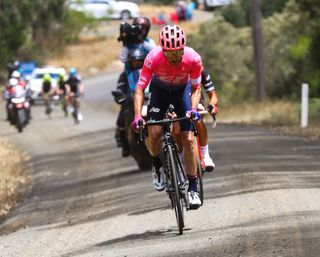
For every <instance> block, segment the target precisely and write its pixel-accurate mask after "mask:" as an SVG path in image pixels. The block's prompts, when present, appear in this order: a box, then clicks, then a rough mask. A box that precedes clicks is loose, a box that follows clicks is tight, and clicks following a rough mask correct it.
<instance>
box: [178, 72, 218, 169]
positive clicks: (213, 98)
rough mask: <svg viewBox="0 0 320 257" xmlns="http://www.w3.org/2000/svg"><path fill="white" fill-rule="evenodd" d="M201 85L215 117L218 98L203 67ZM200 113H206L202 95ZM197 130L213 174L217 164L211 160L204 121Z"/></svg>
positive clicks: (203, 152) (205, 158) (206, 165)
mask: <svg viewBox="0 0 320 257" xmlns="http://www.w3.org/2000/svg"><path fill="white" fill-rule="evenodd" d="M201 84H202V86H203V87H204V89H205V91H206V93H207V95H208V98H209V104H208V107H207V110H208V111H209V112H210V115H212V116H215V115H216V114H217V113H218V96H217V93H216V91H215V87H214V85H213V82H212V80H211V77H210V74H209V73H207V71H206V70H205V69H204V67H202V72H201ZM197 108H198V111H204V110H205V107H204V97H203V95H202V94H201V100H200V103H199V104H198V106H197ZM177 125H178V124H175V126H174V127H173V133H174V135H175V138H176V140H177V144H178V146H179V149H182V144H181V139H180V137H179V135H180V128H179V126H177ZM196 126H197V130H198V137H199V141H200V148H201V152H202V156H203V160H204V164H205V170H206V171H207V172H212V171H213V170H214V168H215V164H214V162H213V160H212V159H211V157H210V155H209V145H208V131H207V127H206V125H205V124H204V122H203V120H202V119H201V120H200V121H199V122H197V123H196Z"/></svg>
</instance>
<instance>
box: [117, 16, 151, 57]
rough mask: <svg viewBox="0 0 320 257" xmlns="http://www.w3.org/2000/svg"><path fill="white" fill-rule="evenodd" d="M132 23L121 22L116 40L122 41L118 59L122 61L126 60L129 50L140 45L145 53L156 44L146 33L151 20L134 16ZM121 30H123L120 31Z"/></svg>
mask: <svg viewBox="0 0 320 257" xmlns="http://www.w3.org/2000/svg"><path fill="white" fill-rule="evenodd" d="M132 25H133V26H130V25H129V24H122V25H121V26H123V29H121V28H120V36H119V37H118V41H122V42H123V47H122V49H121V51H120V55H119V57H120V60H121V61H122V62H123V63H126V62H127V58H128V54H129V51H130V50H132V49H136V48H138V47H142V49H143V50H144V51H145V55H147V54H148V53H149V51H150V50H151V49H152V48H154V47H155V46H156V44H155V42H154V41H153V39H151V38H149V37H148V33H149V31H150V28H151V22H150V20H149V19H148V18H147V17H138V18H134V19H133V21H132ZM121 30H123V31H122V32H121Z"/></svg>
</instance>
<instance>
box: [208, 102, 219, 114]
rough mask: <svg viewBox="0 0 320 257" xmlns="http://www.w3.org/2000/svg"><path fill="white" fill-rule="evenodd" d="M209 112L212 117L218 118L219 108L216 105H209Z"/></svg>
mask: <svg viewBox="0 0 320 257" xmlns="http://www.w3.org/2000/svg"><path fill="white" fill-rule="evenodd" d="M207 110H208V112H209V113H210V115H211V116H216V115H217V114H218V112H219V109H218V106H217V105H214V104H209V105H208V107H207Z"/></svg>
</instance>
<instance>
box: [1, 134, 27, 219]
mask: <svg viewBox="0 0 320 257" xmlns="http://www.w3.org/2000/svg"><path fill="white" fill-rule="evenodd" d="M26 160H27V157H26V155H25V154H23V153H22V152H21V151H19V150H18V149H17V148H15V147H14V146H13V145H11V144H9V143H8V141H6V140H4V139H0V221H1V220H2V219H4V217H5V216H6V215H7V214H8V213H9V211H10V210H11V209H12V207H13V206H14V205H15V203H16V202H17V201H18V200H19V199H20V197H21V196H22V195H23V194H24V192H25V191H26V185H27V184H28V182H29V181H30V178H29V176H28V175H27V174H26V172H25V167H24V162H25V161H26Z"/></svg>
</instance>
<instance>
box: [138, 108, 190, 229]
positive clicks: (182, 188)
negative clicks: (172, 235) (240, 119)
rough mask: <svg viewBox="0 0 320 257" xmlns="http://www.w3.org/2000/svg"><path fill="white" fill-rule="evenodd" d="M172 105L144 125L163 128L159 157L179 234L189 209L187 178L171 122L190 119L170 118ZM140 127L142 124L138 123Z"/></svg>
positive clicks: (141, 135)
mask: <svg viewBox="0 0 320 257" xmlns="http://www.w3.org/2000/svg"><path fill="white" fill-rule="evenodd" d="M173 109H174V107H173V106H172V105H170V106H169V108H168V110H167V112H166V116H165V118H164V119H162V120H158V121H147V122H146V126H145V127H147V126H151V125H160V126H162V128H163V130H162V131H163V132H162V133H163V136H162V149H161V153H160V156H161V159H162V163H163V168H164V173H165V189H166V192H167V193H168V195H169V198H170V201H171V206H172V208H173V209H174V211H175V216H176V220H177V225H178V229H179V234H180V235H182V234H183V228H184V208H183V207H185V208H186V210H189V209H190V205H189V200H188V185H189V182H188V179H187V175H186V172H185V170H184V167H183V165H182V162H181V160H180V158H179V155H178V147H177V144H176V141H175V139H174V137H173V135H172V124H173V123H174V122H176V121H181V120H185V119H190V118H188V117H182V118H170V117H169V114H170V113H171V114H172V113H173ZM139 126H140V127H142V124H141V123H140V124H139ZM140 140H141V141H143V130H140Z"/></svg>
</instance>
